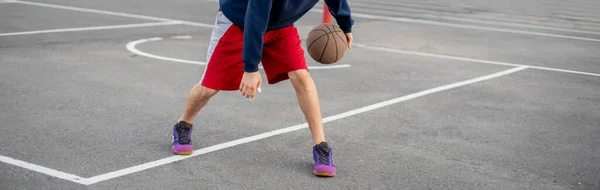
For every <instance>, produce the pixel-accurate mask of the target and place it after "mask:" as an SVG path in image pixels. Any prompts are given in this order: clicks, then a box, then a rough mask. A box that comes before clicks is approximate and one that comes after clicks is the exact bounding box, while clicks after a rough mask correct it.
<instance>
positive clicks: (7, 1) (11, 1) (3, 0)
mask: <svg viewBox="0 0 600 190" xmlns="http://www.w3.org/2000/svg"><path fill="white" fill-rule="evenodd" d="M14 2H15V0H2V1H0V3H14Z"/></svg>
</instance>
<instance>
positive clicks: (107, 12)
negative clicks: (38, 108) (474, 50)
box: [14, 0, 600, 76]
mask: <svg viewBox="0 0 600 190" xmlns="http://www.w3.org/2000/svg"><path fill="white" fill-rule="evenodd" d="M203 1H206V2H216V1H214V0H203ZM14 3H22V4H28V5H35V6H42V7H50V8H57V9H66V10H74V11H80V12H90V13H97V14H106V15H113V16H123V17H130V18H140V19H149V20H158V21H165V22H169V21H171V22H181V24H184V25H191V26H199V27H206V28H213V25H212V24H204V23H196V22H190V21H183V20H174V19H167V18H159V17H151V16H144V15H136V14H128V13H119V12H112V11H104V10H96V9H86V8H79V7H71V6H63V5H53V4H46V3H36V2H28V1H20V0H14ZM311 11H312V12H315V11H316V12H319V13H323V9H313V10H311ZM352 14H353V15H354V16H357V17H360V16H365V17H366V18H372V17H373V19H392V20H395V21H399V22H401V21H406V22H423V23H421V24H434V25H435V24H441V25H440V26H442V25H445V24H448V23H441V22H433V21H426V20H422V21H420V20H415V19H403V18H395V17H381V16H374V15H366V14H360V13H352ZM451 25H454V26H459V24H451ZM463 26H465V27H477V26H473V25H463ZM488 28H490V27H488ZM496 29H499V28H496ZM516 31H520V30H516ZM523 32H525V31H523ZM577 38H579V37H577ZM591 40H594V41H600V39H591ZM354 45H355V43H353V46H354ZM358 46H361V44H358ZM363 47H369V46H367V45H363ZM373 48H375V49H381V50H384V51H392V52H396V53H406V54H412V55H419V56H426V57H438V58H446V59H453V60H470V61H471V62H479V63H488V64H497V65H508V66H528V67H530V68H534V69H540V70H548V71H556V72H564V73H573V74H580V75H591V76H598V75H599V74H597V73H587V72H581V71H573V70H566V69H559V68H551V67H540V66H532V65H524V64H514V63H503V62H497V61H487V60H480V59H471V58H464V57H458V56H446V55H439V54H431V53H422V52H409V51H403V50H395V49H391V48H380V47H373Z"/></svg>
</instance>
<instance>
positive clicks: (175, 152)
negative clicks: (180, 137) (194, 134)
mask: <svg viewBox="0 0 600 190" xmlns="http://www.w3.org/2000/svg"><path fill="white" fill-rule="evenodd" d="M171 151H173V153H174V154H177V155H190V154H192V152H194V151H193V150H181V151H179V152H177V151H175V150H174V149H173V148H171Z"/></svg>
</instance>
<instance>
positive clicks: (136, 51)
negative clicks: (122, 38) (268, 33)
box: [125, 36, 350, 70]
mask: <svg viewBox="0 0 600 190" xmlns="http://www.w3.org/2000/svg"><path fill="white" fill-rule="evenodd" d="M191 38H192V37H191V36H173V37H171V39H191ZM161 40H164V38H160V37H155V38H146V39H140V40H135V41H131V42H129V43H127V45H125V47H126V48H127V50H129V51H130V52H131V53H134V54H137V55H140V56H144V57H148V58H153V59H159V60H164V61H171V62H178V63H187V64H194V65H206V62H201V61H192V60H185V59H177V58H171V57H165V56H160V55H154V54H150V53H147V52H144V51H141V50H139V49H137V47H136V46H137V45H140V44H143V43H147V42H156V41H161ZM348 67H350V65H348V64H334V65H327V66H308V69H311V70H316V69H340V68H348ZM259 68H263V67H262V66H259Z"/></svg>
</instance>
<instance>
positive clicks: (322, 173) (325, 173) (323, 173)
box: [313, 171, 335, 177]
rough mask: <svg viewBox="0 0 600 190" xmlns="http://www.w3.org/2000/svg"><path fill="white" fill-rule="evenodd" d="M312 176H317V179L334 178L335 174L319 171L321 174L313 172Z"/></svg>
mask: <svg viewBox="0 0 600 190" xmlns="http://www.w3.org/2000/svg"><path fill="white" fill-rule="evenodd" d="M313 174H314V175H316V176H319V177H334V176H335V172H334V173H329V172H326V171H321V172H317V171H313Z"/></svg>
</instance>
